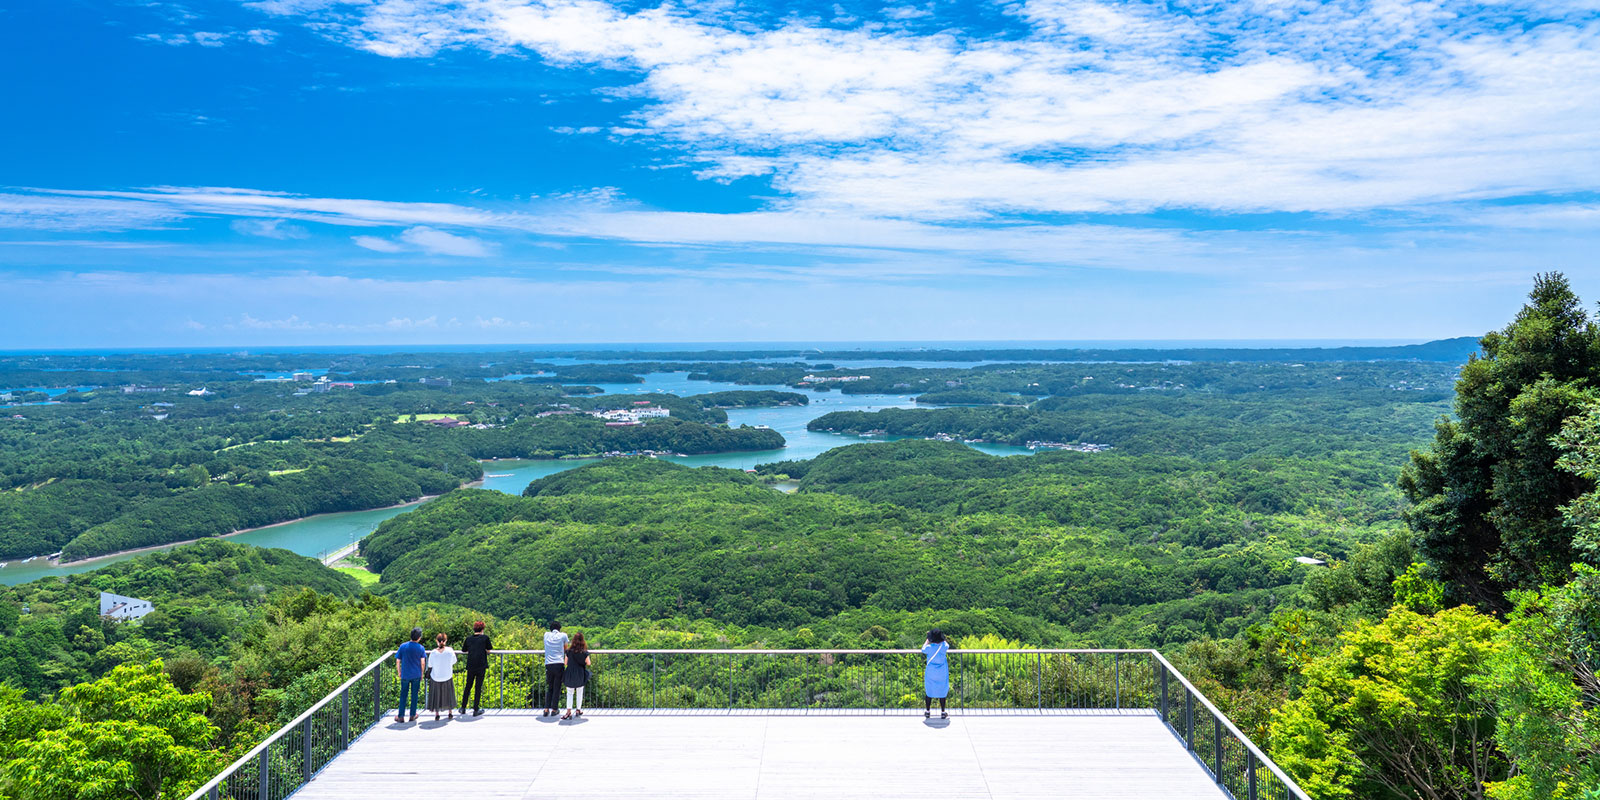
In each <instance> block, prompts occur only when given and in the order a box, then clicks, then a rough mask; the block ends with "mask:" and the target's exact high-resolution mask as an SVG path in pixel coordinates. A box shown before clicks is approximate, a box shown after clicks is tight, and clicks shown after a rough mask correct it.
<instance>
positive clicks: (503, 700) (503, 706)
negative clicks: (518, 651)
mask: <svg viewBox="0 0 1600 800" xmlns="http://www.w3.org/2000/svg"><path fill="white" fill-rule="evenodd" d="M495 655H497V656H499V657H500V705H499V706H497V708H499V709H500V710H501V711H504V710H506V654H505V653H496V654H495Z"/></svg>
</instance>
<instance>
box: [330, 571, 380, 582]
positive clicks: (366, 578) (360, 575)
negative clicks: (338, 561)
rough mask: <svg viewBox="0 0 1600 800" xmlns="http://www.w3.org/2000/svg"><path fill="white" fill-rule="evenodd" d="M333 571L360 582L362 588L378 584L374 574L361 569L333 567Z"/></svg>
mask: <svg viewBox="0 0 1600 800" xmlns="http://www.w3.org/2000/svg"><path fill="white" fill-rule="evenodd" d="M334 569H336V570H338V571H340V572H343V573H344V574H346V575H349V576H350V577H352V578H355V579H356V580H358V581H360V582H361V585H362V586H372V585H373V584H376V583H377V582H378V576H377V574H376V573H372V572H368V571H367V570H366V569H364V568H362V567H334Z"/></svg>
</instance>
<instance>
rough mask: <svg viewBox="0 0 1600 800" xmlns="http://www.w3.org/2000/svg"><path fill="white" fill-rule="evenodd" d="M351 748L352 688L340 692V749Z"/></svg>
mask: <svg viewBox="0 0 1600 800" xmlns="http://www.w3.org/2000/svg"><path fill="white" fill-rule="evenodd" d="M349 748H350V690H349V689H346V690H344V691H342V692H340V693H339V749H340V750H348V749H349Z"/></svg>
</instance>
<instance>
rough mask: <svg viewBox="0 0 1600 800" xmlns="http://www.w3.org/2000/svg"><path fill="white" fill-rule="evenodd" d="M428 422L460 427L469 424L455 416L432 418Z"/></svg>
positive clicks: (445, 426) (440, 425)
mask: <svg viewBox="0 0 1600 800" xmlns="http://www.w3.org/2000/svg"><path fill="white" fill-rule="evenodd" d="M428 422H429V423H431V424H434V425H438V426H439V427H441V428H460V427H464V426H466V425H467V423H465V422H462V421H461V420H459V419H456V418H455V417H440V418H438V419H430V420H428Z"/></svg>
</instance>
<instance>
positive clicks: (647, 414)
mask: <svg viewBox="0 0 1600 800" xmlns="http://www.w3.org/2000/svg"><path fill="white" fill-rule="evenodd" d="M589 413H590V414H592V415H593V416H596V417H599V418H601V419H603V420H607V421H608V422H607V424H610V423H612V422H617V423H621V424H624V425H638V424H639V423H641V422H644V421H645V420H647V419H660V418H662V417H670V416H672V410H671V409H666V408H661V407H660V406H645V407H643V408H618V409H613V410H610V411H591V412H589Z"/></svg>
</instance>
